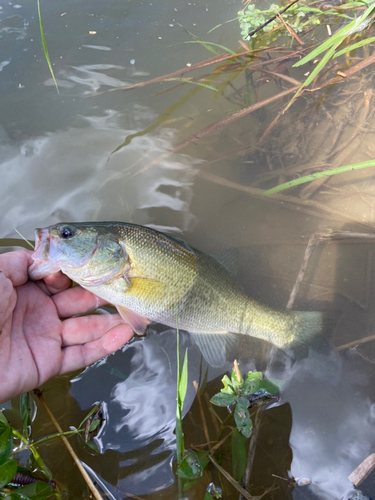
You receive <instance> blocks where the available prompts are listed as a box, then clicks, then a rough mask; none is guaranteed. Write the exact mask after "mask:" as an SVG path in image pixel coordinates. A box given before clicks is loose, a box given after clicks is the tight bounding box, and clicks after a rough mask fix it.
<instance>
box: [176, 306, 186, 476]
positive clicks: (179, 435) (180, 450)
mask: <svg viewBox="0 0 375 500" xmlns="http://www.w3.org/2000/svg"><path fill="white" fill-rule="evenodd" d="M176 334H177V398H176V399H177V405H176V453H177V465H178V466H179V465H180V464H181V462H182V459H183V457H184V451H185V445H184V434H183V432H182V404H181V400H180V386H181V354H180V332H179V330H178V318H177V308H176Z"/></svg>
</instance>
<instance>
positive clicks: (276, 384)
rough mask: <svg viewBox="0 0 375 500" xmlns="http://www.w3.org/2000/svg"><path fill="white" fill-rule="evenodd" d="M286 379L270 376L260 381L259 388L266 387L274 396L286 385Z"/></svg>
mask: <svg viewBox="0 0 375 500" xmlns="http://www.w3.org/2000/svg"><path fill="white" fill-rule="evenodd" d="M284 385H285V381H284V380H277V379H276V378H268V379H265V380H262V381H261V382H260V386H259V389H264V390H265V391H267V392H268V393H269V394H271V395H272V396H275V395H276V394H278V393H279V392H280V390H281V389H282V388H283V387H284Z"/></svg>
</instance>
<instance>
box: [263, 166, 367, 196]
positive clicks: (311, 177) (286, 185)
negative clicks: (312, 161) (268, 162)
mask: <svg viewBox="0 0 375 500" xmlns="http://www.w3.org/2000/svg"><path fill="white" fill-rule="evenodd" d="M369 167H375V160H369V161H363V162H361V163H354V164H353V165H345V166H343V167H337V168H331V169H330V170H324V171H323V172H316V173H315V174H310V175H305V176H304V177H300V178H298V179H294V180H293V181H289V182H284V183H283V184H279V185H278V186H275V187H273V188H271V189H268V190H267V191H264V192H263V194H262V196H269V195H271V194H275V193H279V192H280V191H284V190H285V189H289V188H291V187H294V186H298V185H299V184H304V183H306V182H310V181H313V180H315V179H320V178H321V177H330V176H331V175H337V174H342V173H344V172H348V171H350V170H360V169H361V168H369Z"/></svg>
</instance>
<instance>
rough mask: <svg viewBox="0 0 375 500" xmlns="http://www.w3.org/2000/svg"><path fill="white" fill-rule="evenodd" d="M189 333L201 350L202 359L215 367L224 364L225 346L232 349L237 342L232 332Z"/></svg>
mask: <svg viewBox="0 0 375 500" xmlns="http://www.w3.org/2000/svg"><path fill="white" fill-rule="evenodd" d="M189 333H190V335H191V336H192V337H193V339H194V342H195V343H196V344H197V346H198V347H199V349H200V350H201V353H202V355H203V357H204V359H205V360H206V361H207V363H209V364H210V365H211V366H213V367H215V368H218V367H221V366H223V365H224V364H225V362H226V359H227V358H226V351H227V346H228V347H230V348H231V349H233V347H237V343H238V339H237V337H236V335H235V334H234V333H229V332H223V333H193V332H189Z"/></svg>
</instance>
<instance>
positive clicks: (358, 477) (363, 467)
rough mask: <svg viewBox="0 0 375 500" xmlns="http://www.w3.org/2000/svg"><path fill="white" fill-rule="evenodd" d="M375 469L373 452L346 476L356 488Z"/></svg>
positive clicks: (374, 454)
mask: <svg viewBox="0 0 375 500" xmlns="http://www.w3.org/2000/svg"><path fill="white" fill-rule="evenodd" d="M374 469H375V453H371V455H369V456H368V457H367V458H365V459H364V460H363V462H362V463H360V464H359V465H358V467H357V468H356V469H355V470H354V471H353V472H352V473H351V474H350V476H349V477H348V479H349V481H351V482H352V483H353V484H354V486H355V487H356V488H358V486H359V485H360V484H361V483H362V482H363V481H364V480H365V479H366V477H368V476H369V475H370V474H371V472H372V471H373V470H374Z"/></svg>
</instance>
